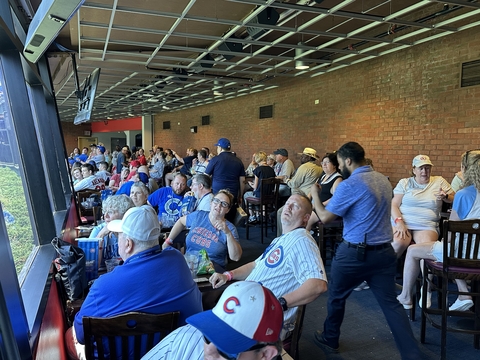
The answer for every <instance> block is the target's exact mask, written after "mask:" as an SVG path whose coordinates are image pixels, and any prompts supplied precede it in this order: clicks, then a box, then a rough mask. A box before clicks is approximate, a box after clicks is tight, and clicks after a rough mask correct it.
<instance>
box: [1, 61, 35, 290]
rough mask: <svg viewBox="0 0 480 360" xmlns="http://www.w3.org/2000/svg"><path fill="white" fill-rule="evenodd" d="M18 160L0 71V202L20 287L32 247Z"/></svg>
mask: <svg viewBox="0 0 480 360" xmlns="http://www.w3.org/2000/svg"><path fill="white" fill-rule="evenodd" d="M0 70H1V68H0ZM18 158H19V156H18V146H17V142H16V137H15V132H14V128H13V126H12V116H11V110H10V108H9V102H8V101H7V94H6V89H5V87H4V80H3V73H2V71H0V203H1V204H2V209H3V218H4V219H5V224H6V226H7V233H8V237H9V240H10V247H11V249H12V255H13V260H14V263H15V269H16V272H17V275H19V282H20V284H21V283H22V281H23V279H24V277H25V273H26V269H27V268H28V264H29V261H28V259H29V256H30V254H32V253H33V250H34V248H35V245H36V244H35V241H34V239H35V237H34V234H33V229H32V224H31V219H30V215H29V209H28V206H27V201H26V199H25V189H24V186H23V181H22V174H21V171H22V169H21V166H19V159H18ZM25 265H27V266H25Z"/></svg>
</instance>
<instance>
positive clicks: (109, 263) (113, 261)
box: [105, 259, 120, 272]
mask: <svg viewBox="0 0 480 360" xmlns="http://www.w3.org/2000/svg"><path fill="white" fill-rule="evenodd" d="M119 264H120V259H108V260H105V265H106V266H107V272H110V271H113V269H115V267H116V266H118V265H119Z"/></svg>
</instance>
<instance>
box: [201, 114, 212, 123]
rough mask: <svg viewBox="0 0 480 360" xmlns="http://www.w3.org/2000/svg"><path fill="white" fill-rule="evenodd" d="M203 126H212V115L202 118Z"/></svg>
mask: <svg viewBox="0 0 480 360" xmlns="http://www.w3.org/2000/svg"><path fill="white" fill-rule="evenodd" d="M202 125H210V115H205V116H202Z"/></svg>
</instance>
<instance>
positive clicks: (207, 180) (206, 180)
mask: <svg viewBox="0 0 480 360" xmlns="http://www.w3.org/2000/svg"><path fill="white" fill-rule="evenodd" d="M193 178H194V179H195V181H196V182H197V184H202V185H203V187H204V188H205V189H208V190H210V189H211V188H212V178H211V177H210V176H208V175H207V174H196V175H195V176H194V177H193Z"/></svg>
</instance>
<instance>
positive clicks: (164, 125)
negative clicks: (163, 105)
mask: <svg viewBox="0 0 480 360" xmlns="http://www.w3.org/2000/svg"><path fill="white" fill-rule="evenodd" d="M169 129H170V121H164V122H163V130H169Z"/></svg>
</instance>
